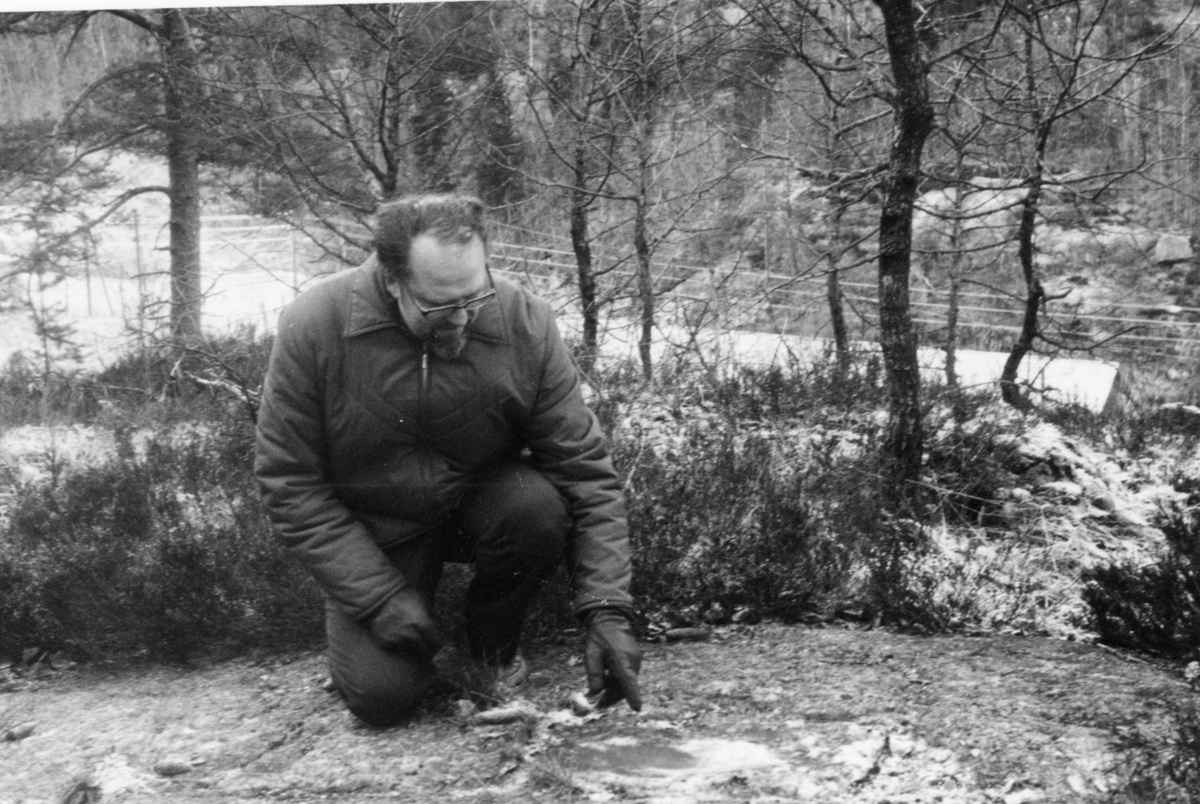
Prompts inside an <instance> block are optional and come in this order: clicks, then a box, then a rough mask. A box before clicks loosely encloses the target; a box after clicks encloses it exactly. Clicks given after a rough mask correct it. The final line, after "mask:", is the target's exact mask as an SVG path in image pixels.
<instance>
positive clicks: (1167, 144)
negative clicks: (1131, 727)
mask: <svg viewBox="0 0 1200 804" xmlns="http://www.w3.org/2000/svg"><path fill="white" fill-rule="evenodd" d="M1197 22H1200V20H1198V19H1197V18H1196V15H1195V13H1194V12H1193V10H1192V7H1191V4H1190V3H1187V2H1184V1H1183V0H1179V1H1178V2H1130V1H1129V0H1111V1H1109V2H1104V1H1103V0H1078V1H1071V0H1064V1H1063V2H1040V1H1038V0H1033V1H1032V2H1028V1H1022V2H1008V1H1007V0H999V1H997V2H992V1H985V0H944V1H943V2H931V3H927V4H925V5H923V6H919V5H917V4H914V3H909V2H899V1H896V2H884V0H879V1H878V2H839V1H838V0H828V1H826V2H807V1H805V0H794V1H793V2H783V1H782V0H753V1H752V0H745V1H744V2H707V1H706V0H679V1H677V2H666V0H596V1H595V2H586V3H585V2H562V1H559V0H543V1H542V2H523V3H515V2H511V3H510V2H495V3H473V2H463V3H448V4H437V3H433V4H397V5H367V4H362V5H344V6H303V7H282V6H281V7H261V8H246V7H237V8H233V7H231V8H208V9H166V10H155V11H150V10H146V11H135V10H128V11H120V10H116V11H96V12H72V13H67V12H40V13H34V12H31V13H12V14H6V15H2V16H0V37H2V41H3V47H2V48H0V101H2V103H0V108H2V109H4V113H3V114H4V117H3V125H4V136H3V139H2V142H0V209H2V211H3V219H4V220H3V237H4V238H5V239H4V244H5V253H4V254H3V255H2V259H3V262H2V263H0V300H3V302H4V303H5V304H7V305H8V308H9V312H7V313H4V315H19V316H29V317H31V319H32V321H33V323H34V327H35V330H36V333H37V346H36V348H34V349H32V350H30V351H28V352H23V353H21V354H19V355H16V356H14V357H13V358H12V359H10V360H9V362H8V363H7V364H6V366H5V367H4V369H3V371H2V373H0V422H2V423H0V427H2V428H3V430H4V431H5V432H7V433H9V434H11V433H14V432H16V431H18V430H20V429H21V428H22V427H24V428H30V427H34V428H49V430H48V431H49V432H52V433H54V432H57V433H62V432H63V428H66V429H67V431H70V432H78V431H79V428H82V429H84V430H86V431H87V433H89V438H91V439H93V441H96V442H97V443H103V444H106V445H107V448H106V449H103V450H100V452H99V454H98V455H93V456H91V458H90V459H89V460H87V461H81V460H76V459H75V457H73V456H71V455H69V454H68V452H69V450H66V448H65V447H66V445H67V443H68V441H69V439H68V438H66V437H65V436H62V435H52V436H51V437H50V438H49V440H48V441H46V442H43V443H42V444H41V445H40V446H39V447H38V448H37V450H35V451H34V454H33V455H32V456H29V455H24V456H17V455H15V454H12V455H7V456H6V455H5V454H4V453H0V472H4V473H5V474H6V477H7V479H8V480H10V481H11V491H9V492H8V493H6V495H5V497H4V500H3V503H4V513H3V528H4V530H3V536H2V541H0V588H3V589H5V590H6V591H5V594H4V596H3V599H2V600H0V648H3V649H4V651H5V652H6V653H8V654H10V655H12V656H13V657H14V659H15V660H20V659H22V657H26V658H27V656H29V655H32V656H40V655H47V654H51V655H53V654H56V653H66V654H69V655H73V656H75V657H77V658H82V659H96V658H100V657H112V656H124V657H130V656H139V655H145V656H150V657H155V658H167V659H172V660H183V659H189V658H194V657H196V656H198V655H201V654H207V653H209V652H211V651H212V650H214V649H215V648H221V649H229V650H241V649H245V648H246V647H247V646H249V645H254V646H264V645H271V644H275V645H293V644H296V643H297V642H304V641H305V640H311V639H312V638H313V637H314V635H315V634H318V633H319V626H318V625H317V622H318V619H319V605H318V603H317V597H316V594H315V590H314V589H313V588H312V586H311V584H310V583H309V581H308V580H307V579H306V578H304V577H303V576H302V574H301V573H300V572H299V571H298V569H297V568H296V567H295V566H294V565H293V564H291V563H290V562H289V561H288V559H287V558H286V557H285V556H283V555H281V554H280V553H279V551H278V548H277V547H276V546H275V545H274V543H273V542H272V540H271V538H270V536H269V530H268V528H267V525H266V523H265V521H264V519H263V515H262V512H261V510H260V509H259V506H258V504H257V494H256V492H255V489H254V482H253V478H252V477H251V476H250V470H249V456H250V454H251V451H252V433H253V417H254V412H255V408H256V400H257V397H256V393H257V387H258V383H259V382H260V380H261V376H262V371H263V367H264V364H265V356H266V354H267V353H268V351H269V348H270V334H269V332H268V333H262V332H254V331H242V332H239V333H236V334H232V335H231V334H228V333H225V334H220V335H216V334H213V333H211V332H206V331H205V327H204V314H205V313H204V310H205V304H206V301H207V300H208V298H207V296H208V293H207V291H208V290H209V289H210V285H209V284H208V280H206V274H205V271H206V270H211V266H210V267H209V268H207V269H206V266H205V265H204V261H203V255H204V253H205V249H204V241H203V238H204V237H205V236H206V232H215V231H217V230H219V229H220V228H221V227H222V225H223V223H222V220H223V218H222V216H243V217H241V218H239V219H238V220H239V221H242V222H244V221H245V220H253V221H255V222H257V223H256V225H259V224H265V223H267V222H269V223H271V224H274V225H283V226H286V227H287V229H286V231H287V232H288V242H289V244H291V245H290V246H289V255H294V254H297V253H299V254H300V255H301V258H298V259H297V258H294V257H292V256H289V260H291V265H290V267H289V269H288V274H289V278H290V280H291V281H292V283H293V284H294V286H295V287H297V288H299V287H303V286H304V285H306V284H307V283H308V282H309V281H310V280H311V279H313V278H314V277H318V276H320V275H323V274H325V273H328V272H330V271H332V270H337V269H338V268H340V267H344V266H346V265H351V264H355V263H357V262H358V261H359V260H361V258H362V256H363V255H364V254H365V253H366V249H367V248H368V247H369V242H370V220H371V214H372V213H373V211H374V209H375V208H376V206H377V205H378V203H379V202H380V201H381V200H383V199H386V198H388V197H391V196H394V195H396V194H400V193H404V192H410V191H445V190H457V191H467V192H472V193H475V194H477V195H478V196H480V197H481V198H482V199H483V200H484V201H485V202H486V203H487V205H488V206H489V207H490V208H491V209H492V210H493V215H494V218H495V221H496V229H495V234H494V237H493V239H494V240H495V241H496V244H497V246H498V249H497V251H498V254H497V259H498V261H499V262H502V263H503V265H502V266H501V267H502V269H503V270H509V271H513V272H516V273H520V274H522V275H523V276H524V278H525V279H526V281H530V282H531V283H533V284H534V285H535V286H536V287H537V288H538V290H539V291H540V292H543V293H545V294H546V295H548V296H550V297H552V298H554V299H555V300H556V301H557V303H558V304H559V307H560V309H561V310H562V311H563V316H564V319H567V320H569V321H570V322H571V326H572V328H573V331H574V332H575V333H577V334H576V335H575V336H574V338H573V347H574V349H575V353H576V357H577V359H578V361H579V364H580V366H581V369H582V370H583V371H584V372H585V374H586V375H587V377H588V379H589V387H590V393H591V399H592V403H593V405H594V406H595V408H596V410H597V412H598V413H599V414H600V416H601V417H602V419H603V420H604V422H605V424H606V426H607V427H608V429H609V430H610V432H611V433H612V440H613V448H614V454H615V457H616V459H617V462H618V465H619V467H620V469H621V471H622V474H623V476H624V477H625V478H626V485H627V491H628V492H629V495H630V503H631V527H632V530H633V538H634V541H635V549H636V551H637V556H638V559H637V561H638V572H637V575H636V577H637V578H638V581H637V583H638V589H637V590H636V592H637V595H638V598H639V601H641V617H642V620H643V622H642V625H643V629H644V633H647V634H654V633H660V632H662V631H663V630H664V629H670V628H671V627H678V626H681V625H683V626H694V625H702V624H714V623H722V622H730V621H735V622H745V621H748V620H753V619H757V618H762V617H774V618H779V619H783V620H788V621H796V620H804V619H806V618H807V619H809V620H812V619H814V618H815V619H816V620H823V619H828V618H835V617H840V618H847V617H849V618H853V619H857V620H861V621H863V622H867V623H874V624H893V625H898V626H900V627H904V628H912V629H920V630H925V631H928V630H954V629H964V628H1016V629H1024V630H1032V631H1038V632H1043V633H1044V632H1051V633H1059V634H1067V633H1069V634H1070V635H1072V636H1073V637H1086V638H1097V637H1098V638H1100V639H1102V640H1105V641H1107V642H1109V643H1111V644H1116V645H1122V646H1125V647H1134V648H1137V649H1140V650H1145V651H1149V652H1152V653H1154V654H1155V655H1158V656H1164V657H1171V658H1173V659H1181V658H1188V657H1189V656H1191V655H1192V651H1194V650H1195V649H1196V647H1197V644H1198V642H1200V637H1197V634H1200V628H1198V627H1197V626H1200V574H1198V572H1200V567H1197V566H1196V559H1197V557H1198V552H1197V544H1198V543H1200V542H1198V541H1197V538H1196V536H1197V534H1200V519H1198V518H1197V503H1198V502H1200V497H1198V496H1197V495H1198V493H1200V471H1198V470H1197V467H1196V465H1195V464H1196V461H1195V446H1196V439H1197V435H1198V434H1200V426H1198V425H1200V418H1197V413H1198V412H1200V411H1198V410H1197V408H1196V407H1195V403H1196V401H1197V400H1196V396H1197V388H1196V380H1195V375H1194V359H1195V351H1194V350H1195V346H1194V337H1193V329H1194V325H1195V322H1196V320H1197V312H1198V311H1197V310H1196V309H1194V306H1195V305H1196V301H1195V297H1194V294H1195V292H1196V290H1195V289H1196V287H1197V286H1200V273H1198V272H1197V270H1196V268H1195V265H1194V257H1193V251H1192V249H1193V246H1194V242H1193V237H1194V233H1195V232H1196V224H1197V219H1198V215H1200V157H1198V156H1197V154H1198V153H1200V148H1198V143H1197V138H1198V137H1200V129H1198V128H1197V126H1196V125H1195V124H1194V118H1195V116H1196V114H1197V102H1198V99H1200V96H1198V89H1197V88H1198V86H1200V54H1198V52H1197V50H1196V41H1197V40H1196V26H1197ZM134 158H136V160H137V161H136V162H133V163H132V164H139V165H144V164H159V165H162V166H163V167H164V168H165V175H166V178H165V181H161V182H157V181H156V182H155V183H154V184H149V185H147V184H140V183H138V182H139V181H140V179H141V178H142V177H141V176H140V175H130V170H129V168H128V166H129V165H130V164H131V162H130V159H134ZM152 199H153V200H152ZM164 203H165V213H164ZM155 204H157V206H154V205H155ZM139 205H143V206H139ZM145 205H149V206H145ZM155 214H157V215H160V216H163V215H165V218H166V220H167V224H166V226H165V229H164V232H163V237H162V241H161V242H162V246H161V248H162V251H163V252H164V253H165V254H166V255H167V260H168V262H167V264H165V265H164V266H163V267H162V269H161V272H162V273H163V275H164V276H165V277H167V279H168V280H169V283H168V287H169V295H168V296H167V297H165V298H162V299H149V298H146V299H143V300H142V306H141V308H140V309H139V312H138V314H137V315H136V316H135V317H131V318H130V320H129V321H128V322H127V323H128V327H129V335H130V341H129V342H130V344H131V348H130V349H129V350H127V351H122V352H120V353H114V354H113V355H110V359H109V360H108V362H107V365H106V367H105V368H104V369H103V370H102V371H99V372H94V371H93V372H84V371H81V370H80V369H79V368H78V366H77V364H76V363H75V362H74V358H75V357H76V356H77V344H76V343H75V341H74V338H73V333H72V327H71V322H70V320H69V318H67V317H66V316H65V315H64V314H63V311H62V310H61V309H56V308H55V307H54V306H53V305H52V304H47V303H46V302H45V299H46V298H47V297H46V296H45V294H43V293H41V292H40V291H41V290H44V289H45V288H47V287H52V286H53V285H54V284H55V283H63V282H67V281H69V280H70V279H72V278H77V277H78V276H79V275H80V273H81V272H87V274H88V276H89V277H91V276H93V275H96V276H103V275H105V274H108V275H112V276H124V277H131V276H137V277H141V278H147V277H149V276H150V275H152V274H154V273H155V272H156V271H158V270H159V269H158V268H157V267H154V266H150V267H147V266H146V265H143V264H141V262H140V260H141V254H142V251H141V247H140V245H139V246H138V247H137V249H136V250H135V252H134V253H133V255H132V256H131V253H130V251H129V250H128V248H126V249H125V250H124V251H122V249H121V245H122V244H121V243H120V242H119V241H120V237H119V236H116V237H114V235H113V232H114V231H131V230H129V229H125V230H121V229H120V228H119V227H121V226H126V227H128V226H130V223H131V221H134V222H136V221H137V217H136V216H137V215H143V216H145V217H146V218H150V217H151V216H153V215H155ZM205 221H207V223H205ZM297 242H299V243H300V244H301V247H300V250H299V251H298V252H297V251H295V250H294V249H295V248H296V246H295V244H296V243H297ZM124 245H125V246H128V243H125V244H124ZM209 277H210V278H211V275H209ZM864 288H866V290H864ZM629 327H632V328H633V331H634V333H635V339H634V340H635V342H636V350H635V353H634V358H633V359H632V360H630V361H627V362H619V361H618V362H615V363H614V362H612V361H607V362H606V361H604V360H600V359H599V358H600V356H601V355H602V346H603V343H604V340H605V338H606V337H607V334H608V333H609V332H610V330H616V329H621V330H622V331H623V330H626V329H628V328H629ZM730 330H759V331H767V332H772V333H785V334H789V335H796V336H803V337H808V338H813V337H817V338H821V339H823V340H822V343H824V344H827V346H826V347H823V350H821V354H820V355H819V356H818V358H817V359H806V360H800V359H798V358H797V357H796V356H795V355H793V356H792V358H795V359H788V358H787V357H785V358H783V359H781V360H780V361H779V363H778V364H777V365H775V366H774V367H771V368H766V369H764V368H760V367H747V366H742V367H739V366H736V365H729V364H728V363H721V362H720V361H717V360H716V359H715V358H714V357H713V353H712V352H711V351H710V350H706V349H705V348H704V346H705V342H706V339H708V338H710V337H711V333H720V332H728V331H730ZM664 341H665V342H667V343H668V345H669V347H670V348H667V349H662V348H659V349H658V350H657V351H656V350H655V348H654V347H655V346H656V344H657V345H658V346H659V347H661V345H662V343H663V342H664ZM918 347H932V348H934V349H936V350H939V351H940V353H941V354H943V355H944V358H943V360H942V362H941V363H940V364H939V370H938V372H937V373H935V374H932V375H931V374H930V373H929V372H928V371H924V372H923V371H922V368H921V366H920V365H919V361H918V354H919V351H918ZM962 348H985V349H997V348H999V349H1001V350H1003V351H1004V352H1005V354H1006V359H1005V361H1004V366H1003V372H1002V374H1001V377H1000V381H999V383H998V384H997V385H996V386H995V387H984V388H973V387H968V386H966V385H965V384H964V383H962V382H960V377H959V373H958V371H957V369H956V362H955V355H956V353H957V351H958V350H959V349H962ZM1064 354H1075V355H1078V354H1087V355H1093V356H1099V357H1103V358H1106V359H1109V360H1114V361H1119V362H1120V363H1121V366H1122V375H1123V391H1122V392H1121V394H1120V395H1119V399H1118V400H1117V401H1116V403H1114V404H1113V405H1111V406H1110V407H1109V408H1108V409H1106V410H1105V411H1104V412H1103V413H1102V414H1097V413H1096V412H1094V411H1089V410H1087V409H1086V408H1082V407H1080V406H1076V405H1071V404H1065V405H1064V404H1058V403H1054V402H1052V401H1050V400H1048V399H1045V398H1043V397H1042V396H1039V395H1037V394H1034V393H1031V391H1030V388H1029V387H1028V386H1026V385H1025V384H1024V383H1023V382H1022V378H1023V375H1022V374H1021V367H1022V365H1023V364H1024V363H1026V362H1027V361H1029V360H1032V359H1033V357H1035V356H1038V355H1041V356H1043V357H1044V356H1053V355H1064ZM997 391H998V392H999V394H998V398H999V400H1001V401H999V402H998V401H997V393H996V392H997ZM55 428H58V429H55ZM71 428H75V429H71ZM39 432H46V431H39ZM10 443H11V442H10ZM1097 544H1099V545H1101V546H1100V547H1097ZM1064 545H1066V546H1067V549H1066V552H1067V560H1064V558H1063V556H1064V552H1063V551H1064ZM131 558H132V559H133V560H131ZM715 567H720V568H721V572H719V573H718V572H715V571H714V568H715ZM97 578H100V579H103V582H100V583H97V582H96V581H95V579H97ZM562 582H564V581H562V580H560V581H559V583H562ZM540 622H542V627H543V628H544V630H546V631H547V632H551V633H552V632H554V631H555V630H556V629H561V628H562V627H563V626H564V623H566V622H567V619H565V618H564V614H563V612H562V611H561V610H557V609H556V608H555V604H550V605H549V608H548V610H547V611H546V612H543V615H542V620H541V621H540ZM30 651H32V653H29V652H30Z"/></svg>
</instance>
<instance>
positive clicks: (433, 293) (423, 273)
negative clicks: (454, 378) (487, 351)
mask: <svg viewBox="0 0 1200 804" xmlns="http://www.w3.org/2000/svg"><path fill="white" fill-rule="evenodd" d="M409 265H410V267H411V268H412V271H411V273H410V275H409V277H408V279H407V280H405V281H404V282H396V281H394V280H389V281H388V290H389V292H391V294H392V295H393V296H395V297H396V301H397V303H398V304H399V307H400V315H401V316H403V318H404V323H405V324H407V325H408V328H409V329H411V330H412V331H413V334H415V335H416V336H417V337H418V338H420V339H421V340H423V341H428V342H429V348H430V351H432V352H433V353H434V355H436V356H437V357H439V358H441V359H443V360H452V359H454V358H456V357H458V355H459V353H461V352H462V350H463V347H465V346H466V345H467V334H466V328H467V324H469V323H471V321H472V320H474V318H475V316H476V315H477V314H478V312H479V311H478V309H456V310H439V311H434V312H430V313H429V314H425V313H423V312H421V310H422V308H424V309H425V310H430V309H431V308H435V307H443V306H446V305H453V304H463V303H466V302H470V301H472V300H476V299H479V298H480V297H482V296H484V295H485V294H487V293H488V292H489V291H491V290H492V286H491V280H490V278H489V276H488V272H487V255H486V254H485V253H484V249H483V242H482V241H481V240H480V239H479V238H478V237H472V238H471V239H470V240H469V241H467V242H465V243H446V242H443V241H441V240H438V239H437V238H436V237H434V236H432V235H428V234H423V235H417V237H415V238H413V241H412V250H411V252H410V256H409Z"/></svg>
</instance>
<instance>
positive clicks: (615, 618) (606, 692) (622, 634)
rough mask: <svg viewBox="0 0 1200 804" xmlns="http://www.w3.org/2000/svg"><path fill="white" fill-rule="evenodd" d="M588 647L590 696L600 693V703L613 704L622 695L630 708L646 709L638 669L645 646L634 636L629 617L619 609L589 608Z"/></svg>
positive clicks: (585, 652) (585, 651)
mask: <svg viewBox="0 0 1200 804" xmlns="http://www.w3.org/2000/svg"><path fill="white" fill-rule="evenodd" d="M585 616H586V617H587V647H586V648H585V649H584V653H583V663H584V666H585V667H586V668H587V680H588V696H589V697H591V696H596V695H599V696H600V698H599V701H598V702H597V704H596V705H597V706H599V707H605V706H611V705H613V704H615V703H617V702H618V701H620V700H621V699H625V700H626V701H628V702H629V708H630V709H632V710H633V711H635V712H640V711H642V694H641V692H640V691H639V690H638V678H637V677H638V672H639V671H640V670H641V669H642V650H641V648H639V647H638V644H637V640H636V639H634V636H633V626H632V625H631V624H630V622H629V618H628V617H626V616H625V615H624V614H622V613H621V612H620V611H619V610H617V609H595V610H593V611H590V612H588V613H587V614H586V615H585Z"/></svg>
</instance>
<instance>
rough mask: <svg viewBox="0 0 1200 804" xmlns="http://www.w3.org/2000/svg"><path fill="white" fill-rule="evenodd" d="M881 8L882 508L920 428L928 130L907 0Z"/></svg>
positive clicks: (900, 493)
mask: <svg viewBox="0 0 1200 804" xmlns="http://www.w3.org/2000/svg"><path fill="white" fill-rule="evenodd" d="M876 3H877V5H878V6H879V8H880V9H881V10H882V12H883V19H884V26H885V30H886V34H887V45H888V54H889V57H890V60H891V64H892V74H893V76H894V78H895V82H896V98H895V101H894V102H895V112H894V114H895V118H896V136H895V140H894V141H893V143H892V149H891V154H890V155H889V157H888V171H887V174H886V176H885V178H884V181H883V205H882V209H881V211H880V216H879V330H880V334H879V338H880V346H881V347H882V350H883V363H884V369H885V371H886V373H887V378H888V397H889V422H888V432H887V436H886V440H885V443H884V459H885V461H886V462H887V464H888V465H887V466H885V467H884V471H885V477H886V478H887V479H888V480H889V481H890V482H889V483H888V486H887V488H888V490H889V492H890V493H889V497H890V499H889V500H888V501H887V502H888V503H889V507H891V508H893V509H900V510H904V509H907V508H908V507H909V505H908V503H909V502H910V501H911V497H912V492H913V490H914V488H915V486H914V484H915V483H916V481H917V480H918V478H919V476H920V471H921V452H922V449H923V447H924V432H923V428H922V422H921V375H920V372H919V368H918V365H917V343H916V336H915V334H914V332H913V326H912V314H911V309H910V307H909V296H908V280H909V271H910V269H911V260H912V218H913V207H914V204H915V201H916V195H917V181H918V179H919V177H920V167H921V152H922V150H923V149H924V147H925V140H926V139H927V138H928V136H929V133H930V131H931V130H932V128H933V118H934V114H933V107H932V106H931V105H930V102H929V88H928V85H927V81H926V74H925V63H924V60H923V59H922V58H921V53H920V42H919V40H918V38H917V30H916V20H917V15H916V10H915V8H914V4H913V2H912V0H876Z"/></svg>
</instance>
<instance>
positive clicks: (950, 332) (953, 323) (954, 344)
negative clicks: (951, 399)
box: [946, 274, 961, 391]
mask: <svg viewBox="0 0 1200 804" xmlns="http://www.w3.org/2000/svg"><path fill="white" fill-rule="evenodd" d="M960 284H961V280H959V278H958V276H957V275H954V274H951V276H950V301H949V303H948V305H947V310H946V387H947V388H949V389H950V390H951V391H957V390H958V369H957V366H956V361H957V358H958V304H959V301H958V293H959V285H960Z"/></svg>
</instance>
